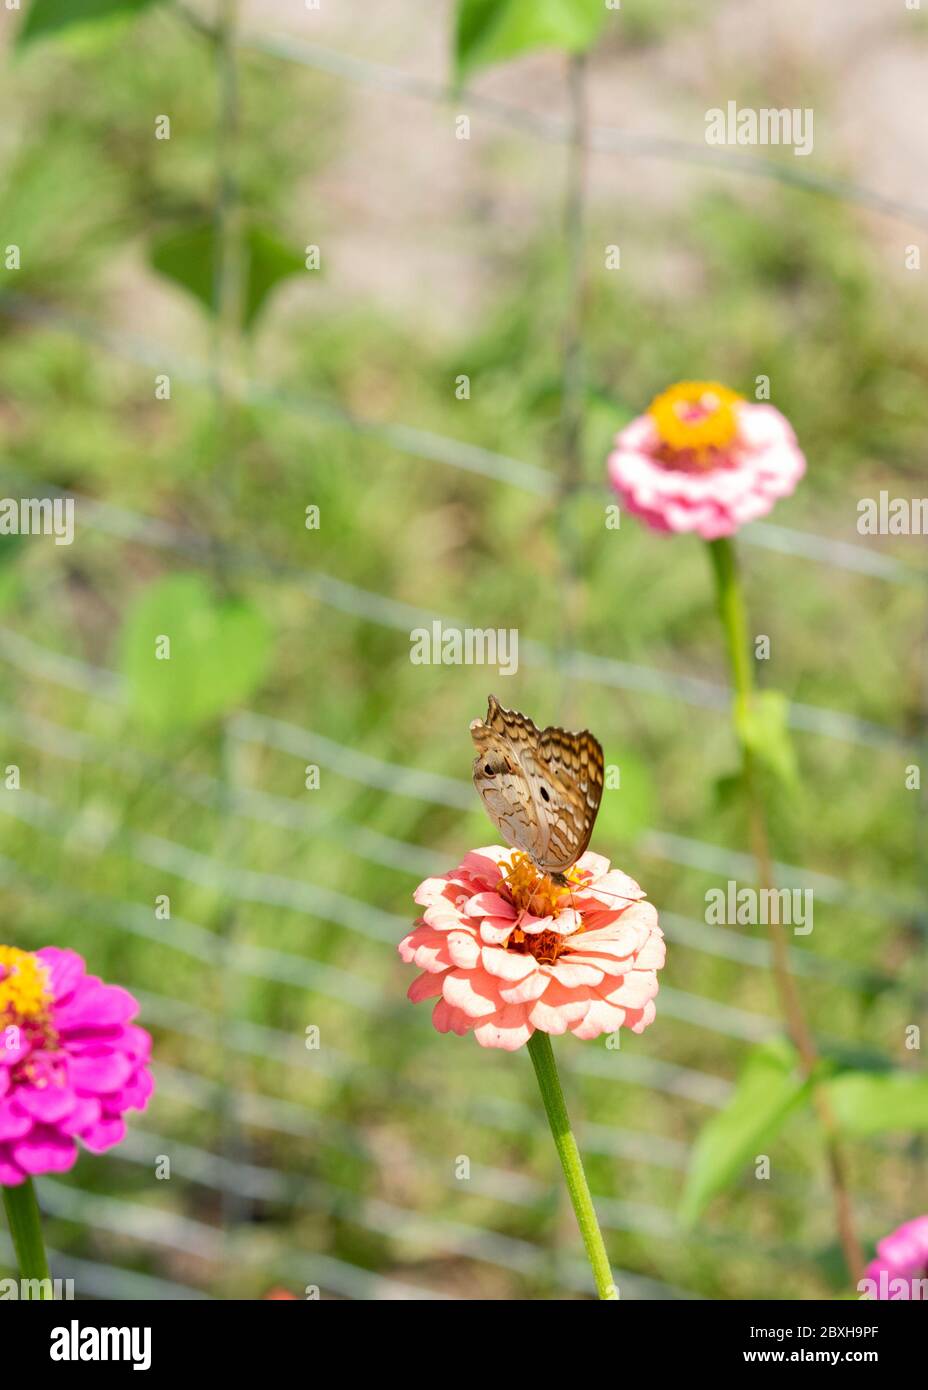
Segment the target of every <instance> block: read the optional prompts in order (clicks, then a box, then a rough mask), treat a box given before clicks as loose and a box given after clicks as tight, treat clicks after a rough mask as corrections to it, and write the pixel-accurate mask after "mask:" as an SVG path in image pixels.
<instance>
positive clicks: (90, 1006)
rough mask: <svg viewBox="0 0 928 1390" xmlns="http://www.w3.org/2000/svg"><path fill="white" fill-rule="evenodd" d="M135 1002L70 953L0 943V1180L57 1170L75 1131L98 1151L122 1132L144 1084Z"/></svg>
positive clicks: (71, 1159)
mask: <svg viewBox="0 0 928 1390" xmlns="http://www.w3.org/2000/svg"><path fill="white" fill-rule="evenodd" d="M138 1008H139V1006H138V1004H137V1002H136V1000H135V999H133V997H132V995H131V994H130V993H129V992H128V990H125V989H121V988H120V987H119V986H118V985H105V984H104V983H103V981H102V980H98V979H97V978H96V977H95V976H93V975H87V974H85V967H84V962H83V960H82V959H81V957H80V956H79V955H77V953H76V952H74V951H62V950H59V949H58V947H57V946H45V947H43V948H42V950H41V951H20V950H17V949H16V948H15V947H13V946H0V1185H2V1186H5V1187H16V1186H18V1184H19V1183H21V1182H23V1181H24V1180H25V1179H26V1178H27V1177H29V1176H31V1175H32V1174H34V1173H62V1172H65V1171H66V1170H67V1169H68V1168H71V1167H72V1166H73V1164H74V1163H75V1161H76V1159H77V1145H76V1143H75V1140H77V1139H80V1141H81V1142H82V1143H83V1144H84V1145H86V1147H87V1148H88V1149H91V1150H92V1151H93V1152H94V1153H101V1152H102V1151H103V1150H104V1149H110V1148H112V1147H113V1145H114V1144H118V1143H119V1142H120V1140H121V1139H122V1138H123V1137H124V1135H125V1132H126V1126H125V1124H124V1122H123V1119H122V1114H123V1111H124V1110H129V1109H134V1110H144V1108H145V1105H146V1103H147V1101H148V1097H149V1096H150V1095H151V1092H152V1079H151V1075H150V1073H149V1071H148V1069H147V1066H146V1063H147V1061H148V1057H149V1053H150V1051H151V1038H150V1037H149V1035H148V1034H147V1033H146V1032H145V1030H144V1029H142V1028H138V1027H136V1026H135V1025H134V1024H130V1022H129V1020H130V1019H131V1018H133V1017H134V1016H135V1015H136V1014H137V1013H138Z"/></svg>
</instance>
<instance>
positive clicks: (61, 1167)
mask: <svg viewBox="0 0 928 1390" xmlns="http://www.w3.org/2000/svg"><path fill="white" fill-rule="evenodd" d="M10 1152H11V1153H12V1156H13V1161H14V1162H15V1163H18V1164H19V1166H20V1168H22V1170H23V1172H25V1173H29V1174H31V1175H35V1174H37V1173H66V1172H67V1171H68V1169H69V1168H73V1167H74V1164H75V1163H76V1162H77V1145H76V1144H75V1142H74V1140H73V1139H71V1138H70V1137H68V1136H67V1135H63V1134H59V1132H58V1130H56V1129H48V1128H46V1127H45V1126H41V1125H36V1126H35V1127H34V1129H33V1130H32V1132H31V1133H30V1134H29V1135H28V1136H27V1137H26V1138H25V1139H18V1140H14V1141H13V1143H11V1144H10Z"/></svg>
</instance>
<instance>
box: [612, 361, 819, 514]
mask: <svg viewBox="0 0 928 1390" xmlns="http://www.w3.org/2000/svg"><path fill="white" fill-rule="evenodd" d="M805 467H806V461H805V458H804V456H803V454H802V451H801V450H800V448H799V445H798V444H797V442H796V436H795V434H794V433H793V430H792V426H791V425H790V423H789V421H788V420H787V419H786V418H785V416H783V415H781V414H780V412H779V411H778V410H776V409H775V408H774V407H773V406H772V405H762V404H756V403H754V402H752V401H746V400H744V399H743V398H742V397H741V396H738V395H736V394H735V392H734V391H729V390H728V388H727V387H725V386H721V385H719V383H718V382H715V381H681V382H678V384H677V385H676V386H671V387H670V388H669V390H667V391H665V392H663V394H662V395H660V396H657V397H655V399H654V400H653V401H652V402H651V404H650V406H649V407H648V409H647V411H646V412H645V414H644V415H639V416H637V417H636V419H634V420H632V421H631V423H630V424H628V425H626V426H625V428H624V429H623V430H621V431H620V432H619V433H618V434H617V435H616V438H615V447H614V449H613V451H612V453H611V454H610V455H609V459H608V469H609V479H610V482H611V483H612V486H613V487H614V488H615V490H616V492H617V493H618V494H619V497H620V498H621V499H622V502H623V504H624V505H625V507H626V508H627V509H628V511H630V512H632V513H633V514H634V515H635V516H639V517H641V518H642V520H643V521H646V522H647V524H648V525H649V526H650V527H651V528H652V529H653V530H655V531H695V532H696V534H697V535H699V536H702V538H703V539H704V540H707V541H712V540H717V539H718V538H719V537H720V536H730V535H731V534H732V533H733V532H734V531H737V529H738V527H739V526H743V525H744V523H745V522H746V521H755V520H756V519H757V517H760V516H765V515H766V514H767V512H769V511H770V509H771V508H772V507H773V505H774V503H775V502H776V501H777V499H778V498H780V497H788V496H789V494H790V493H791V492H792V491H793V489H794V488H795V486H796V484H797V483H798V481H799V479H800V478H801V477H802V475H803V473H804V472H805Z"/></svg>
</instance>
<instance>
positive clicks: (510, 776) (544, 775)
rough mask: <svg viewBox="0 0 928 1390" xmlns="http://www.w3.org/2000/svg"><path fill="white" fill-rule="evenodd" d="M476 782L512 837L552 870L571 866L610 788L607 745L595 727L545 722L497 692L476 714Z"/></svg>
mask: <svg viewBox="0 0 928 1390" xmlns="http://www.w3.org/2000/svg"><path fill="white" fill-rule="evenodd" d="M470 727H471V735H472V737H473V740H474V743H475V744H476V746H477V749H478V756H477V758H475V760H474V785H475V786H476V788H477V790H478V792H479V793H480V795H481V797H482V798H483V803H484V805H485V806H486V808H487V811H488V813H489V815H490V818H491V819H492V820H493V822H494V824H495V825H496V826H497V828H498V830H499V831H500V834H501V835H502V836H503V838H504V839H505V840H506V843H507V844H508V845H510V846H512V847H513V848H514V849H520V850H522V851H524V853H526V854H528V855H529V856H530V858H531V859H532V860H533V861H534V863H535V864H536V865H537V866H538V868H539V869H541V870H542V871H543V872H544V873H549V874H551V873H563V872H564V870H565V869H569V868H570V866H571V865H572V864H574V863H575V862H576V861H577V859H579V857H580V855H581V854H582V853H583V852H584V850H585V849H586V847H587V845H588V844H589V842H590V836H591V834H592V833H593V823H594V821H595V819H596V813H597V811H598V810H599V803H600V799H601V797H602V790H603V751H602V748H601V747H600V745H599V743H598V742H597V740H596V739H595V738H594V737H593V735H592V734H591V733H589V732H588V731H587V730H583V731H582V732H581V733H569V732H568V731H567V730H566V729H558V728H553V727H551V728H547V729H544V730H539V729H538V727H537V725H536V724H534V723H533V721H532V720H531V719H529V718H528V716H527V715H525V714H521V713H519V711H518V710H507V709H504V708H503V706H502V705H501V704H500V703H499V701H498V700H497V699H496V698H495V696H493V695H491V696H490V701H489V708H488V710H487V717H486V720H485V721H481V720H479V719H475V720H474V721H473V723H472V724H471V726H470Z"/></svg>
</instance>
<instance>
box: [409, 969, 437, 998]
mask: <svg viewBox="0 0 928 1390" xmlns="http://www.w3.org/2000/svg"><path fill="white" fill-rule="evenodd" d="M441 987H442V977H441V975H435V974H430V972H429V971H428V970H426V971H424V972H423V974H421V975H417V976H416V978H415V979H414V980H413V982H412V984H411V985H410V986H409V989H408V990H407V991H406V998H407V999H409V1000H411V1001H412V1003H413V1004H420V1003H421V1002H422V1000H423V999H434V997H435V995H436V994H441Z"/></svg>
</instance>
